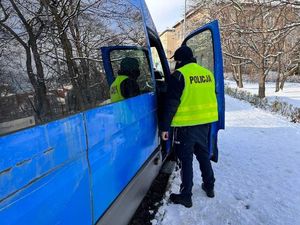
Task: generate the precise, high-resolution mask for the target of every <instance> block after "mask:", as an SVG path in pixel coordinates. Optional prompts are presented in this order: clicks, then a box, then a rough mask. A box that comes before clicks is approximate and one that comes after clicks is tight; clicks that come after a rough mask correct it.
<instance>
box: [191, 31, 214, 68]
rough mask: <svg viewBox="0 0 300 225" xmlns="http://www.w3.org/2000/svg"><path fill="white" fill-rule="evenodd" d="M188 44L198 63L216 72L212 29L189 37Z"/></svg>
mask: <svg viewBox="0 0 300 225" xmlns="http://www.w3.org/2000/svg"><path fill="white" fill-rule="evenodd" d="M186 44H187V46H189V47H190V48H191V49H192V50H193V53H194V57H195V58H196V60H197V63H198V64H200V65H201V66H203V67H205V68H207V69H209V70H210V71H211V72H212V73H214V48H213V42H212V34H211V31H210V30H205V31H203V32H202V33H200V34H198V35H196V36H194V37H192V38H191V39H189V40H188V41H187V43H186Z"/></svg>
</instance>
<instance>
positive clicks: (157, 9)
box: [146, 0, 185, 32]
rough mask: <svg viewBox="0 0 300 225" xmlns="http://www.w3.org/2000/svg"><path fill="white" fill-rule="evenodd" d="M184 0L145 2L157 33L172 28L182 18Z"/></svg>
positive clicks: (153, 0)
mask: <svg viewBox="0 0 300 225" xmlns="http://www.w3.org/2000/svg"><path fill="white" fill-rule="evenodd" d="M184 1H185V0H146V3H147V5H148V8H149V11H150V13H151V16H152V19H153V21H154V23H155V25H156V28H157V30H158V32H162V31H164V30H165V29H166V28H167V27H172V26H174V25H175V23H176V22H178V21H179V20H180V19H182V18H183V12H184Z"/></svg>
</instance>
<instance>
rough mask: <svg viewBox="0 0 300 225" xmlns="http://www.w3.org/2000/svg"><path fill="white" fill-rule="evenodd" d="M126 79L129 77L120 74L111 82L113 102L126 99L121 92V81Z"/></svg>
mask: <svg viewBox="0 0 300 225" xmlns="http://www.w3.org/2000/svg"><path fill="white" fill-rule="evenodd" d="M126 79H128V76H125V75H118V76H117V77H116V79H115V80H114V82H113V83H112V84H111V86H110V89H109V92H110V100H111V102H118V101H121V100H123V99H125V98H124V96H123V95H122V92H121V83H122V82H123V81H124V80H126Z"/></svg>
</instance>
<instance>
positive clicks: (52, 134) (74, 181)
mask: <svg viewBox="0 0 300 225" xmlns="http://www.w3.org/2000/svg"><path fill="white" fill-rule="evenodd" d="M86 149H87V145H86V137H85V133H84V124H83V115H82V114H77V115H76V116H71V117H69V118H67V119H62V120H58V121H54V122H50V123H48V124H46V125H41V126H37V127H34V128H31V129H26V130H23V131H19V132H17V133H14V134H11V135H7V136H4V137H1V138H0V159H1V161H0V188H1V189H0V224H5V225H10V224H30V225H44V224H45V225H46V224H78V225H82V224H91V223H92V219H91V207H90V206H91V204H90V194H89V193H90V192H89V177H88V165H87V157H86Z"/></svg>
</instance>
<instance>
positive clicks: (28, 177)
mask: <svg viewBox="0 0 300 225" xmlns="http://www.w3.org/2000/svg"><path fill="white" fill-rule="evenodd" d="M0 4H1V10H2V14H1V15H3V16H4V17H3V18H1V22H0V37H1V41H2V43H1V54H0V59H1V60H0V224H1V225H16V224H25V225H54V224H72V225H75V224H78V225H88V224H117V225H122V224H127V223H128V222H129V221H130V219H131V217H132V215H133V213H134V212H135V210H136V208H137V207H138V205H139V204H140V202H141V200H142V199H143V197H144V195H145V194H146V192H147V190H148V188H149V187H150V185H151V183H152V181H153V179H154V178H155V177H156V176H157V174H158V172H159V170H160V168H161V165H162V163H163V162H164V161H165V159H166V157H167V156H168V154H169V153H170V149H171V147H170V146H171V143H163V142H162V141H161V140H160V138H159V127H158V124H159V118H160V115H159V112H158V109H159V107H158V106H159V105H160V104H162V98H163V96H164V93H165V81H167V80H168V77H169V76H170V69H169V64H168V61H167V59H166V56H165V53H164V50H163V46H162V44H161V41H160V39H159V35H158V33H157V31H156V28H155V26H154V23H153V21H152V19H151V16H150V14H149V11H148V9H147V6H146V4H145V1H144V0H126V1H122V0H104V1H99V0H82V1H69V0H67V1H50V0H45V1H26V2H24V3H22V5H21V4H20V3H18V2H16V1H1V3H0ZM182 44H183V45H188V46H190V47H191V48H192V49H193V51H194V54H195V56H196V58H197V61H198V63H200V64H202V65H203V66H205V67H207V68H209V69H211V70H212V71H213V72H214V75H215V78H216V91H217V97H218V107H219V121H218V122H216V123H214V124H213V127H212V129H211V134H210V137H211V138H210V150H211V154H212V159H213V160H215V161H216V160H217V134H218V130H219V129H224V83H223V82H224V81H223V64H222V52H221V44H220V34H219V28H218V22H217V21H213V22H211V23H209V24H206V25H205V26H203V27H201V28H199V29H197V30H195V31H194V32H192V33H191V34H190V35H188V36H187V38H186V39H185V40H184V41H183V43H182ZM153 51H156V52H157V56H158V59H159V61H160V67H161V71H160V75H161V77H159V79H155V70H154V66H153V61H154V59H153V54H152V53H153ZM126 57H127V58H128V57H129V58H134V59H136V61H137V62H138V64H139V71H140V76H139V77H138V78H137V80H136V84H137V86H138V93H136V94H134V95H131V96H130V97H128V98H124V99H121V100H119V101H111V96H110V86H111V85H112V83H113V82H114V81H115V79H116V77H117V76H118V75H120V74H119V73H120V65H121V63H122V60H123V59H124V58H126ZM156 72H157V71H156ZM156 78H157V77H156Z"/></svg>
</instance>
